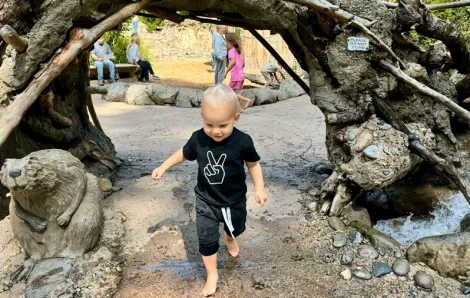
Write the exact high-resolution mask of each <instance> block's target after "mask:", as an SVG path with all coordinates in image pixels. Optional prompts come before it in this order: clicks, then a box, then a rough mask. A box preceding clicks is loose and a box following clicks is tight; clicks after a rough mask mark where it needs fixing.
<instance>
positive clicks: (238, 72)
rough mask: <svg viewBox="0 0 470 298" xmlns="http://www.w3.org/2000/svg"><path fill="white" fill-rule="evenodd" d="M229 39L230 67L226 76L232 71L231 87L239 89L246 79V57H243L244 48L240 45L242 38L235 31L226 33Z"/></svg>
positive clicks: (227, 39) (226, 37)
mask: <svg viewBox="0 0 470 298" xmlns="http://www.w3.org/2000/svg"><path fill="white" fill-rule="evenodd" d="M225 40H226V41H227V48H228V49H229V50H228V60H229V63H228V67H227V70H226V71H225V76H224V78H226V77H227V74H228V73H229V72H230V84H229V86H230V88H232V89H233V90H239V89H242V88H243V82H244V81H245V72H244V71H243V68H244V67H245V59H244V58H243V50H242V47H241V45H240V39H239V37H238V35H236V34H235V33H228V34H226V35H225Z"/></svg>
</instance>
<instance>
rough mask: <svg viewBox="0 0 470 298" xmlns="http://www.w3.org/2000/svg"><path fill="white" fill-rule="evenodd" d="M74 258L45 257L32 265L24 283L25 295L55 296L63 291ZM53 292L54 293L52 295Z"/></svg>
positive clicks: (31, 297)
mask: <svg viewBox="0 0 470 298" xmlns="http://www.w3.org/2000/svg"><path fill="white" fill-rule="evenodd" d="M73 262H74V259H69V258H54V259H46V260H43V261H41V262H39V263H38V264H37V265H36V266H34V269H33V271H32V272H31V274H30V275H29V277H28V281H27V283H26V290H25V297H26V298H36V297H57V296H58V295H60V294H62V293H63V291H64V285H65V279H66V278H67V277H68V276H69V273H70V270H71V269H72V265H73ZM54 294H55V295H54Z"/></svg>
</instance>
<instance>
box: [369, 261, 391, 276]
mask: <svg viewBox="0 0 470 298" xmlns="http://www.w3.org/2000/svg"><path fill="white" fill-rule="evenodd" d="M390 272H392V267H390V265H389V264H387V263H383V262H374V263H372V274H373V275H374V276H375V277H379V276H382V275H387V274H389V273H390Z"/></svg>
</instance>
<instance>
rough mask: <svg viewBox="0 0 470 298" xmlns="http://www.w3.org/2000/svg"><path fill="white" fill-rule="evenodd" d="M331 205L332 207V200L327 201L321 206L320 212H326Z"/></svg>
mask: <svg viewBox="0 0 470 298" xmlns="http://www.w3.org/2000/svg"><path fill="white" fill-rule="evenodd" d="M330 207H331V201H325V202H324V203H323V205H322V206H321V209H320V213H321V214H326V213H327V212H328V210H330Z"/></svg>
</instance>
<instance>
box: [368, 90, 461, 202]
mask: <svg viewBox="0 0 470 298" xmlns="http://www.w3.org/2000/svg"><path fill="white" fill-rule="evenodd" d="M374 106H375V108H376V110H377V111H378V112H379V113H380V114H381V116H382V117H383V118H384V120H386V121H387V122H388V123H390V124H391V125H392V126H393V127H394V128H395V129H396V130H399V131H401V132H403V133H405V134H406V135H407V136H408V140H409V147H410V149H411V150H412V151H413V152H414V153H416V154H417V155H418V156H419V157H421V158H422V159H424V161H426V162H427V163H429V164H431V165H433V166H434V167H435V168H436V170H437V171H438V172H440V173H441V174H442V175H443V176H444V177H446V178H448V179H449V180H451V181H452V182H454V183H455V185H456V186H457V187H458V188H459V189H460V191H461V192H462V194H463V195H464V197H465V198H466V199H467V201H468V202H469V203H470V183H469V181H467V180H466V179H465V178H463V177H462V175H460V174H459V172H458V171H457V169H456V168H455V167H454V166H453V165H451V164H450V163H448V162H447V161H446V160H445V159H443V158H440V157H439V156H437V155H436V154H435V153H434V152H433V151H432V150H430V149H428V148H426V146H424V144H423V143H421V141H420V140H419V139H418V138H417V137H416V136H415V135H414V134H412V133H411V131H410V130H409V129H408V127H406V125H405V123H404V122H403V121H402V120H401V119H400V117H399V116H398V115H397V114H396V113H395V112H394V111H393V109H392V108H391V107H390V106H389V105H388V104H387V103H386V102H385V101H383V100H382V99H380V98H378V97H374Z"/></svg>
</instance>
